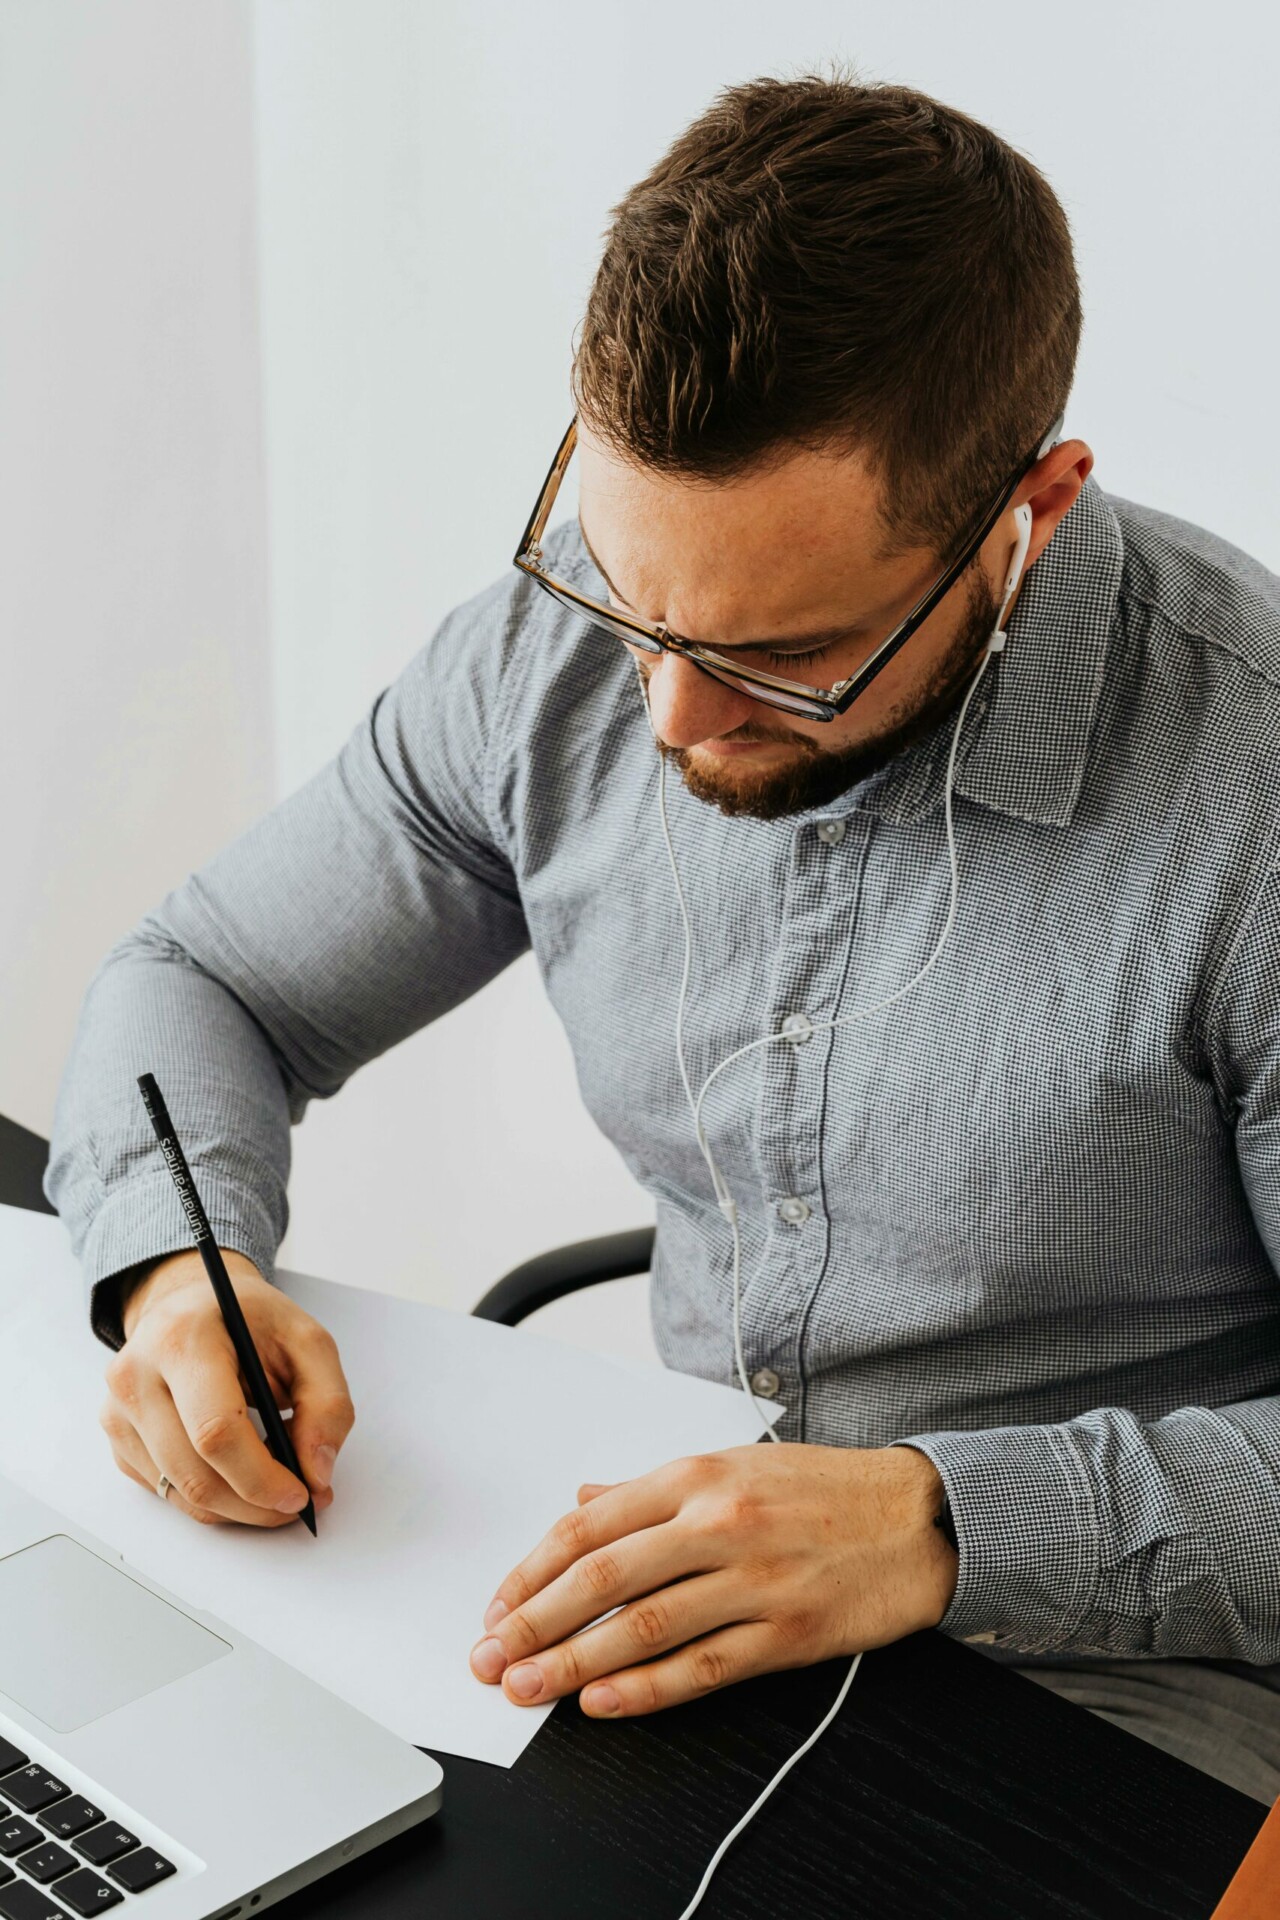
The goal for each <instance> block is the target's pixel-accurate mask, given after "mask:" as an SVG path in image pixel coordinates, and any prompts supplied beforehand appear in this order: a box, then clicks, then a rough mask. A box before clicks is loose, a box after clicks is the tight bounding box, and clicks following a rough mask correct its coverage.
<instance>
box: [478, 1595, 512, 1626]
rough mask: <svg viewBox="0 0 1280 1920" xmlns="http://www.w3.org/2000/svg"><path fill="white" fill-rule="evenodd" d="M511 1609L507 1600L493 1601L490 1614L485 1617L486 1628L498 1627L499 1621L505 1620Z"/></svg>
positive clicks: (489, 1610)
mask: <svg viewBox="0 0 1280 1920" xmlns="http://www.w3.org/2000/svg"><path fill="white" fill-rule="evenodd" d="M510 1611H511V1609H510V1607H508V1605H507V1603H506V1601H505V1600H491V1601H490V1602H489V1609H488V1612H487V1613H486V1614H485V1616H484V1624H485V1625H486V1627H496V1626H497V1624H498V1622H499V1620H505V1619H506V1617H507V1615H508V1613H510Z"/></svg>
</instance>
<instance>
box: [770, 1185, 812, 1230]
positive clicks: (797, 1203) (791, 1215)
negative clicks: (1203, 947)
mask: <svg viewBox="0 0 1280 1920" xmlns="http://www.w3.org/2000/svg"><path fill="white" fill-rule="evenodd" d="M776 1211H777V1215H778V1218H779V1220H785V1221H786V1222H787V1225H788V1226H791V1227H802V1226H803V1225H804V1223H805V1221H806V1220H807V1219H808V1218H809V1207H808V1203H807V1202H806V1201H804V1200H801V1199H799V1198H798V1197H797V1196H796V1195H795V1194H794V1193H793V1194H790V1195H788V1197H787V1198H786V1199H785V1200H779V1202H778V1205H777V1209H776Z"/></svg>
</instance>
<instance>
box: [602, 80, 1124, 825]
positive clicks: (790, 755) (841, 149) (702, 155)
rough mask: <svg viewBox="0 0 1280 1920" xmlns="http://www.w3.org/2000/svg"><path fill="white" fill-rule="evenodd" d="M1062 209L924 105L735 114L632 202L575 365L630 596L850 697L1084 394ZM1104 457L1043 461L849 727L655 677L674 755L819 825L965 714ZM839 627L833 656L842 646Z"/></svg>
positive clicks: (702, 684)
mask: <svg viewBox="0 0 1280 1920" xmlns="http://www.w3.org/2000/svg"><path fill="white" fill-rule="evenodd" d="M1079 327H1080V307H1079V295H1078V289H1077V285H1076V277H1075V270H1074V265H1073V262H1072V256H1071V243H1070V236H1069V234H1068V231H1067V226H1066V221H1065V217H1064V216H1063V213H1062V210H1061V208H1060V206H1059V205H1058V202H1057V200H1056V199H1055V198H1054V195H1053V193H1052V191H1051V190H1050V188H1049V187H1048V185H1047V184H1046V182H1045V181H1044V180H1043V179H1042V177H1041V176H1040V174H1039V173H1037V172H1036V170H1035V168H1034V167H1032V166H1031V165H1030V163H1029V162H1028V161H1026V160H1024V159H1023V158H1022V157H1021V156H1020V155H1018V154H1016V153H1014V152H1013V151H1012V149H1010V148H1009V147H1007V146H1005V145H1004V143H1003V142H1002V141H1000V140H999V139H998V138H997V137H996V135H994V134H993V133H991V132H990V131H988V130H987V129H986V128H983V127H981V126H979V125H977V123H975V122H974V121H971V120H969V119H968V118H967V117H966V116H964V115H963V114H959V113H956V112H954V111H953V110H951V109H949V108H946V107H943V106H940V105H939V104H938V103H937V102H935V101H932V100H929V99H928V98H926V97H925V96H924V95H921V94H916V93H913V92H911V91H909V90H908V89H905V88H900V87H864V86H860V85H858V84H857V83H856V82H854V81H853V80H852V79H848V78H844V77H836V78H833V79H830V80H828V79H823V78H818V77H811V78H806V79H802V80H796V81H783V80H760V81H753V82H751V83H748V84H747V85H744V86H741V87H737V88H731V89H728V90H726V91H725V92H724V93H722V94H721V95H720V96H719V97H718V99H717V100H716V101H715V102H714V103H713V105H712V107H711V108H710V109H709V110H708V112H707V113H706V114H704V115H703V116H702V118H701V119H700V120H698V121H696V122H695V123H694V125H693V126H692V127H690V128H689V129H688V130H687V131H686V132H685V133H684V134H683V135H682V136H681V137H680V139H679V140H677V142H676V143H675V145H674V146H673V147H672V148H671V150H670V151H669V153H668V154H667V155H666V156H665V157H664V158H663V160H661V161H660V162H659V164H658V165H657V167H655V168H654V170H653V171H652V172H651V173H650V174H649V175H648V176H647V177H646V179H644V180H642V181H641V182H639V183H638V185H637V186H635V187H634V188H632V190H631V192H630V193H629V194H628V195H627V196H626V198H625V199H624V200H623V201H622V202H621V203H620V205H619V206H618V207H617V208H615V209H614V222H613V226H612V228H611V230H610V234H609V239H608V242H607V245H606V249H605V254H604V258H603V260H602V262H601V265H600V268H599V271H598V273H597V275H596V279H595V283H594V285H593V288H592V292H591V296H590V299H589V302H588V307H587V313H586V317H585V320H584V324H583V331H582V336H581V339H580V342H579V346H578V349H577V354H576V357H575V361H574V370H573V385H574V397H575V399H576V401H577V406H578V414H579V422H578V448H579V458H580V462H581V473H580V520H581V526H582V530H583V533H584V535H585V536H586V538H587V541H588V543H589V547H590V550H591V551H592V553H593V556H594V557H595V559H596V562H597V565H598V566H599V567H600V569H601V571H602V572H603V573H604V575H605V578H606V579H607V581H608V583H609V588H610V596H611V598H612V599H613V600H614V601H615V602H616V603H617V604H619V605H622V606H625V607H627V608H628V609H629V610H630V611H631V612H632V613H635V614H639V615H640V616H642V617H643V618H645V619H647V620H650V621H654V622H656V621H663V622H665V623H666V625H667V627H668V628H669V629H670V630H671V631H672V632H673V633H676V634H679V635H680V636H681V637H682V638H684V639H688V640H696V641H700V642H702V643H704V644H706V645H710V646H714V647H715V648H716V649H717V650H718V651H720V652H732V651H733V650H734V649H737V648H742V649H743V650H744V651H743V653H742V656H741V657H742V658H743V659H744V661H748V662H750V663H752V664H754V665H756V666H757V667H763V668H764V669H765V670H766V671H767V672H770V673H776V674H779V675H783V676H785V677H787V678H791V679H795V680H798V681H802V682H805V683H806V684H808V685H812V686H824V687H829V686H831V685H832V684H834V682H836V681H837V680H839V679H841V678H843V677H844V676H845V675H847V674H849V673H851V672H852V671H853V670H854V669H855V668H856V667H857V665H858V664H859V663H860V662H861V661H862V660H863V659H865V658H866V657H867V656H868V655H869V654H870V653H871V652H872V651H873V650H874V648H875V646H876V645H877V644H878V642H879V641H880V640H882V639H883V638H884V637H885V635H886V634H887V633H889V632H890V630H891V629H892V627H893V626H894V625H895V624H896V623H897V622H898V621H899V620H901V619H902V617H903V616H904V615H905V614H906V613H907V612H909V611H910V609H911V607H912V605H913V604H914V603H915V601H916V600H917V599H918V598H919V597H920V596H921V595H922V594H923V593H924V591H925V590H926V588H927V587H929V586H930V585H931V583H932V581H933V580H934V579H935V578H936V577H937V576H938V575H939V574H940V573H941V572H942V570H943V567H944V566H945V565H946V563H947V562H948V561H949V560H950V559H952V558H954V557H955V555H956V554H957V553H958V552H959V551H960V549H961V548H962V546H963V544H964V541H965V537H966V535H967V534H970V533H971V532H972V531H973V530H974V529H975V528H976V526H977V524H978V523H979V522H980V520H981V519H982V517H983V516H984V514H985V513H986V511H987V510H988V509H989V508H990V507H991V505H992V503H993V502H994V501H995V500H996V499H997V498H998V497H999V494H1000V492H1001V490H1002V488H1003V486H1004V484H1005V482H1006V481H1007V480H1008V479H1009V478H1010V476H1011V475H1012V474H1013V473H1014V472H1016V471H1017V470H1018V469H1019V468H1020V467H1021V466H1022V465H1023V464H1024V463H1025V462H1026V460H1027V459H1028V458H1029V457H1030V455H1031V454H1032V453H1033V452H1034V449H1035V448H1036V446H1037V445H1038V444H1039V442H1040V440H1041V438H1042V436H1043V435H1044V433H1045V431H1046V429H1047V428H1048V426H1049V425H1050V423H1051V422H1052V421H1053V420H1054V418H1055V417H1056V416H1057V414H1058V413H1059V412H1061V411H1062V408H1063V406H1064V404H1065V400H1066V395H1067V391H1068V389H1069V387H1070V382H1071V376H1072V371H1073V368H1074V362H1075V352H1076V345H1077V341H1078V337H1079ZM1091 464H1092V455H1091V454H1090V452H1089V450H1088V448H1087V447H1085V446H1084V444H1083V443H1082V442H1080V441H1068V442H1065V443H1063V444H1061V445H1059V446H1057V447H1056V448H1054V449H1053V450H1052V452H1050V453H1047V454H1046V455H1044V456H1043V457H1042V458H1041V459H1040V460H1039V461H1038V462H1037V463H1036V465H1035V466H1034V467H1033V468H1032V470H1031V471H1030V472H1029V473H1028V474H1027V476H1026V478H1025V479H1024V480H1023V481H1022V482H1021V484H1020V486H1019V488H1018V490H1017V491H1016V492H1015V493H1014V495H1013V496H1012V498H1011V499H1010V501H1009V505H1008V508H1007V510H1006V512H1005V513H1004V514H1003V515H1002V516H1001V519H1000V520H999V521H998V523H997V524H996V526H995V528H994V529H993V531H992V533H991V534H990V536H989V537H988V539H987V540H986V541H985V542H984V544H983V546H982V548H981V550H980V552H979V554H978V556H977V558H976V560H975V561H974V563H973V565H972V566H971V567H970V568H968V569H967V570H966V571H965V573H964V574H962V575H961V577H960V579H959V580H958V581H957V582H956V584H955V586H954V587H953V588H952V589H951V591H950V593H949V594H948V595H947V596H946V598H945V599H944V600H943V601H942V602H941V603H940V605H939V606H938V607H937V608H936V609H935V610H934V612H933V613H932V614H931V615H930V616H929V618H928V619H927V620H926V621H925V622H924V623H923V625H922V626H921V627H920V628H919V629H918V631H917V632H916V633H915V634H914V635H913V636H912V637H911V639H909V640H908V641H907V642H906V644H905V646H904V647H903V648H902V650H901V651H900V652H899V653H898V654H897V655H896V656H895V657H894V658H893V659H892V660H891V661H890V663H889V665H888V666H887V667H886V668H885V669H884V671H883V672H882V673H880V674H879V676H878V677H877V678H876V679H875V680H874V681H873V682H872V683H871V685H870V687H869V688H868V689H867V691H866V693H865V694H863V695H862V696H861V697H860V698H859V699H858V700H856V701H855V702H854V704H853V706H852V707H851V708H850V709H849V711H848V712H847V713H846V714H844V715H842V716H841V717H840V718H838V719H836V720H834V721H831V722H822V721H809V720H803V719H798V718H793V717H791V716H788V715H785V714H782V713H779V712H776V711H773V710H770V709H769V708H767V707H764V706H762V705H760V704H759V703H758V702H756V701H753V700H751V699H750V698H749V697H748V696H747V695H745V694H743V693H741V692H739V691H738V690H737V689H735V688H731V687H729V686H727V685H725V684H723V683H721V682H719V681H717V680H714V679H712V678H711V677H710V676H709V675H707V674H706V673H704V672H702V671H701V670H700V669H699V668H698V667H696V666H694V665H693V664H691V663H690V662H689V661H688V660H684V659H681V658H679V657H677V656H675V655H672V654H664V655H662V656H660V657H657V658H652V657H645V658H644V659H643V661H642V662H641V671H642V672H643V673H644V674H645V675H646V677H647V683H648V695H649V702H650V712H651V716H652V718H653V722H654V727H655V731H656V733H657V736H658V739H659V741H660V743H663V744H665V746H666V747H667V748H668V749H669V750H670V751H671V752H673V753H674V754H675V755H676V756H677V758H678V759H679V762H680V765H681V768H682V771H683V773H684V775H685V778H686V781H687V782H688V784H689V785H690V787H691V788H692V789H693V790H694V791H695V792H696V793H698V794H699V795H700V796H701V797H702V798H704V799H707V800H710V801H713V802H715V803H716V804H718V805H720V806H722V807H723V808H725V810H726V811H730V812H750V813H759V814H766V815H772V814H776V813H779V812H784V811H789V810H792V809H794V808H796V807H803V806H809V805H815V804H820V803H822V802H824V801H826V800H828V799H831V798H833V797H834V796H835V795H836V794H838V793H839V792H841V791H843V789H844V788H845V787H847V786H848V785H849V784H850V783H851V782H852V781H853V780H855V779H857V778H858V777H859V776H860V775H861V774H862V773H865V772H869V771H871V770H872V769H873V768H875V767H876V766H878V765H880V764H883V762H884V761H885V760H886V759H887V758H888V757H890V755H891V754H892V753H893V752H895V751H897V750H898V748H900V747H901V746H902V745H904V744H905V743H906V742H907V741H908V740H909V739H911V738H913V737H915V736H916V735H917V734H918V733H920V732H921V731H923V730H924V729H925V728H927V727H928V726H930V725H931V724H933V723H934V722H935V721H936V720H937V719H938V718H939V717H940V716H941V715H942V714H943V713H944V712H946V711H947V710H948V709H949V708H950V707H951V706H953V705H954V704H955V702H956V700H957V699H958V698H959V694H960V689H961V687H962V685H963V683H964V681H965V680H966V679H967V677H968V673H969V671H970V670H971V668H973V667H975V666H976V663H977V658H978V655H979V653H980V651H981V645H982V642H983V641H984V640H985V639H986V637H987V634H988V633H989V631H990V628H991V624H992V622H993V620H994V617H995V612H996V609H997V606H998V590H999V586H1000V584H1001V583H1002V581H1003V576H1004V572H1005V568H1006V566H1007V562H1008V559H1009V556H1010V554H1011V552H1012V550H1013V545H1014V533H1015V529H1014V523H1013V510H1014V508H1015V507H1017V506H1018V505H1020V504H1022V503H1023V502H1024V501H1026V502H1028V503H1029V504H1030V505H1031V508H1032V512H1033V527H1032V537H1031V546H1030V549H1029V552H1028V557H1027V564H1028V565H1030V564H1031V562H1032V561H1033V560H1034V559H1035V558H1036V557H1037V555H1038V554H1039V553H1040V552H1042V551H1043V549H1044V547H1045V545H1046V544H1047V542H1048V540H1049V538H1050V536H1051V535H1052V533H1053V530H1054V528H1055V527H1056V526H1057V524H1058V521H1059V520H1060V519H1061V518H1062V515H1063V514H1064V513H1065V512H1066V511H1067V508H1068V507H1069V506H1070V505H1071V503H1072V501H1073V500H1074V499H1075V497H1076V494H1077V493H1078V491H1079V488H1080V486H1081V485H1082V484H1083V481H1084V479H1085V478H1086V476H1087V474H1088V472H1089V468H1090V466H1091ZM815 635H822V636H824V637H823V640H822V644H821V647H820V649H818V650H816V651H815V646H816V642H815V639H814V636H815Z"/></svg>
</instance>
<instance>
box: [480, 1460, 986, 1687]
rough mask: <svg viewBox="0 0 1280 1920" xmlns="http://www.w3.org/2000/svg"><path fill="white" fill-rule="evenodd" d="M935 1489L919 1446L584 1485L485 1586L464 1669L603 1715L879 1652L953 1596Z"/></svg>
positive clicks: (706, 1464)
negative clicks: (477, 1634)
mask: <svg viewBox="0 0 1280 1920" xmlns="http://www.w3.org/2000/svg"><path fill="white" fill-rule="evenodd" d="M942 1493H943V1487H942V1480H941V1477H940V1475H939V1473H938V1471H937V1468H936V1467H935V1466H934V1465H933V1462H932V1461H931V1460H930V1459H929V1458H928V1456H927V1455H926V1454H923V1453H921V1452H919V1451H918V1449H916V1448H914V1447H908V1446H894V1447H810V1446H800V1445H796V1444H792V1443H787V1442H781V1443H779V1444H774V1443H773V1442H769V1443H766V1444H763V1445H757V1446H746V1447H729V1448H727V1449H726V1450H725V1451H724V1452H721V1453H706V1454H695V1455H692V1456H690V1457H689V1458H687V1459H683V1460H675V1461H672V1462H671V1464H670V1465H668V1466H665V1467H659V1468H658V1469H657V1470H656V1471H655V1472H653V1473H646V1474H642V1475H641V1476H640V1477H639V1479H636V1480H624V1481H620V1482H619V1483H618V1484H617V1485H615V1486H598V1485H595V1484H588V1485H586V1486H583V1487H580V1488H579V1489H578V1505H577V1507H576V1508H574V1510H573V1511H572V1512H570V1513H566V1514H564V1515H563V1516H562V1518H561V1519H559V1520H557V1521H556V1523H555V1525H554V1526H553V1527H552V1528H551V1530H550V1532H549V1533H548V1534H547V1535H546V1536H545V1537H544V1539H543V1540H542V1541H541V1543H540V1544H539V1545H538V1546H537V1547H535V1548H534V1550H533V1552H532V1553H531V1554H530V1555H529V1556H528V1558H527V1559H524V1560H522V1561H521V1562H520V1565H519V1566H518V1567H516V1568H515V1569H514V1570H513V1571H512V1572H511V1573H509V1574H508V1575H507V1577H506V1579H505V1580H504V1581H503V1582H502V1584H501V1586H500V1587H499V1588H498V1591H497V1593H496V1594H495V1596H494V1598H493V1601H492V1602H491V1604H490V1606H489V1608H488V1611H487V1612H486V1614H485V1616H484V1625H485V1628H486V1630H487V1632H486V1637H485V1638H484V1639H482V1640H480V1641H479V1642H478V1643H477V1645H476V1646H475V1647H474V1648H473V1649H472V1652H471V1668H472V1671H473V1673H475V1675H476V1676H477V1678H478V1679H481V1680H487V1681H490V1682H493V1681H497V1680H499V1679H501V1682H502V1687H503V1691H504V1692H505V1693H506V1695H507V1698H508V1699H509V1700H514V1701H516V1702H517V1703H519V1704H520V1705H522V1706H529V1705H538V1704H541V1703H543V1702H545V1701H548V1700H556V1699H558V1698H559V1697H560V1695H561V1694H565V1693H570V1692H573V1691H574V1690H576V1689H578V1688H582V1689H583V1692H582V1696H581V1704H582V1707H583V1709H584V1711H585V1712H587V1713H589V1714H592V1715H594V1716H596V1717H597V1718H616V1717H618V1716H620V1715H626V1714H637V1713H652V1712H654V1711H655V1709H657V1708H659V1707H670V1706H675V1705H677V1704H678V1703H679V1702H680V1701H682V1700H691V1699H693V1698H695V1697H696V1696H697V1695H699V1694H703V1693H709V1692H711V1690H712V1689H713V1688H716V1687H724V1686H728V1685H729V1684H730V1683H731V1682H732V1681H735V1680H745V1679H747V1678H748V1677H749V1676H750V1675H752V1674H757V1673H768V1672H772V1671H774V1670H775V1669H778V1668H782V1667H802V1666H810V1665H812V1664H813V1663H814V1662H816V1661H819V1660H827V1659H830V1658H832V1657H833V1656H835V1655H836V1654H854V1653H857V1652H858V1651H859V1650H860V1649H862V1648H866V1647H880V1646H885V1645H887V1643H888V1642H889V1641H891V1640H899V1639H901V1638H902V1636H903V1635H904V1634H908V1633H915V1632H916V1631H917V1630H918V1629H919V1628H921V1627H932V1626H936V1625H937V1624H938V1622H939V1621H940V1620H941V1619H942V1617H943V1615H944V1614H945V1613H946V1611H947V1608H948V1606H949V1605H950V1603H951V1596H952V1594H953V1592H954V1591H955V1584H956V1571H957V1559H956V1553H955V1549H954V1548H953V1547H951V1546H950V1545H949V1544H948V1542H947V1540H946V1539H945V1538H944V1536H943V1534H942V1532H941V1530H940V1529H939V1528H938V1527H936V1526H934V1524H933V1519H934V1516H935V1514H936V1513H937V1512H938V1509H939V1507H940V1506H941V1503H942ZM610 1608H617V1609H618V1611H617V1612H614V1613H610V1614H609V1617H608V1618H607V1619H603V1620H602V1619H601V1618H600V1615H601V1614H603V1613H606V1612H608V1610H609V1609H610ZM591 1621H595V1622H596V1624H595V1625H594V1626H591V1625H589V1624H588V1623H589V1622H591ZM655 1656H661V1657H655Z"/></svg>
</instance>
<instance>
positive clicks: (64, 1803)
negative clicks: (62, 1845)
mask: <svg viewBox="0 0 1280 1920" xmlns="http://www.w3.org/2000/svg"><path fill="white" fill-rule="evenodd" d="M106 1817H107V1816H106V1814H105V1813H104V1812H103V1811H102V1808H101V1807H95V1806H94V1804H93V1802H92V1800H86V1799H84V1798H83V1796H82V1795H80V1794H78V1793H73V1794H72V1796H71V1798H70V1799H69V1800H59V1801H58V1803H57V1805H56V1806H53V1807H50V1809H49V1811H48V1813H42V1814H41V1815H40V1825H41V1826H42V1827H47V1828H48V1829H49V1832H50V1833H56V1834H57V1836H58V1838H59V1840H70V1839H72V1838H73V1836H74V1835H75V1834H77V1833H83V1832H84V1830H85V1828H86V1827H96V1826H97V1824H98V1822H99V1821H100V1820H105V1819H106Z"/></svg>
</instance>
